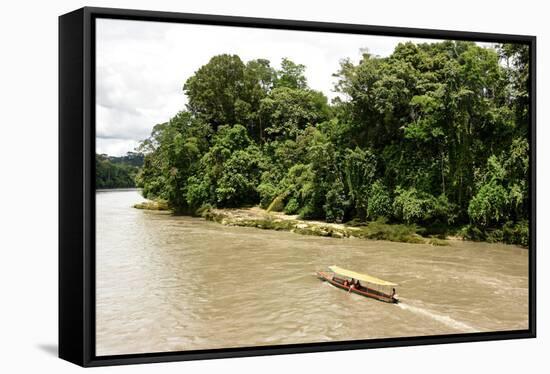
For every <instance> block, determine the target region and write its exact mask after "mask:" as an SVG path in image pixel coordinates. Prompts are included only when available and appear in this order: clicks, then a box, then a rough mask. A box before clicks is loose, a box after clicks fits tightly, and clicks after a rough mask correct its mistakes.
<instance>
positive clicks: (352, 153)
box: [59, 8, 536, 366]
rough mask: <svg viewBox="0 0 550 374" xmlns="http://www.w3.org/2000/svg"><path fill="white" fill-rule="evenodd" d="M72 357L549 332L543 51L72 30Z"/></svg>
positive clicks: (68, 278)
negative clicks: (539, 81)
mask: <svg viewBox="0 0 550 374" xmlns="http://www.w3.org/2000/svg"><path fill="white" fill-rule="evenodd" d="M59 47H60V48H59V51H60V54H59V73H60V74H59V77H60V78H59V105H60V107H59V115H60V117H59V176H60V180H59V182H60V183H59V186H60V187H59V354H60V357H61V358H64V359H66V360H69V361H71V362H74V363H76V364H79V365H82V366H99V365H111V364H129V363H144V362H159V361H171V360H189V359H206V358H222V357H237V356H249V355H266V354H282V353H297V352H316V351H330V350H343V349H358V348H373V347H390V346H403V345H417V344H436V343H450V342H465V341H481V340H495V339H515V338H529V337H534V336H535V291H536V289H535V287H536V282H535V253H536V252H535V82H536V80H535V76H536V74H535V73H536V72H535V61H536V59H535V37H533V36H521V35H503V34H488V33H474V32H458V31H442V30H420V29H407V28H398V27H381V26H366V25H351V24H335V23H320V22H312V21H290V20H273V19H256V18H244V17H228V16H213V15H198V14H180V13H166V12H153V11H137V10H121V9H104V8H83V9H79V10H76V11H74V12H72V13H68V14H65V15H63V16H61V17H60V19H59Z"/></svg>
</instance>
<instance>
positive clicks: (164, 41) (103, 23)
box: [96, 19, 427, 155]
mask: <svg viewBox="0 0 550 374" xmlns="http://www.w3.org/2000/svg"><path fill="white" fill-rule="evenodd" d="M96 22H97V25H96V30H97V31H96V33H97V34H96V43H97V44H96V56H97V60H96V66H97V71H96V79H97V86H96V87H97V94H96V95H97V96H96V105H97V107H96V121H97V123H96V129H97V138H98V141H97V151H98V152H102V153H108V154H111V155H121V154H124V153H126V152H127V151H131V150H133V149H134V147H135V146H136V145H137V144H138V142H139V141H140V140H142V139H144V138H146V137H147V136H148V135H149V134H150V131H151V129H152V128H153V126H154V125H155V124H157V123H162V122H166V121H167V120H168V119H170V118H171V117H172V116H173V115H174V114H176V113H177V112H178V111H179V110H182V109H184V108H185V103H186V97H185V95H184V93H183V91H182V87H183V84H184V82H185V80H186V79H187V78H189V77H190V76H191V75H193V73H194V72H195V71H196V70H197V69H198V68H199V67H200V66H202V65H204V64H205V63H207V62H208V61H209V59H210V58H211V57H212V56H214V55H217V54H221V53H229V54H237V55H239V56H240V57H241V58H242V59H243V60H244V61H248V60H251V59H256V58H267V59H268V60H270V61H271V63H272V65H273V66H274V67H278V66H279V64H280V61H281V59H282V58H283V57H288V58H290V59H291V60H293V61H294V62H296V63H301V64H304V65H305V66H306V69H307V70H306V77H307V79H308V83H309V86H310V87H311V88H313V89H316V90H320V91H323V92H324V93H325V94H326V95H327V96H328V97H329V98H332V97H334V96H335V93H334V92H332V89H333V85H334V83H335V80H334V78H333V77H332V74H333V73H335V72H336V71H337V70H338V68H339V62H340V61H341V60H342V59H343V58H348V57H349V58H351V59H352V60H354V61H358V60H359V58H360V56H361V49H362V48H368V50H369V52H370V53H372V54H376V55H380V56H387V55H389V54H390V53H391V52H392V51H393V49H394V47H395V46H396V45H397V44H398V43H399V42H405V41H409V40H412V41H416V42H425V41H427V40H425V39H416V40H414V39H410V38H396V37H383V36H370V35H350V34H332V33H319V32H303V31H288V30H267V29H250V28H236V27H223V26H203V25H187V24H174V23H161V22H144V21H126V20H112V19H98V20H97V21H96Z"/></svg>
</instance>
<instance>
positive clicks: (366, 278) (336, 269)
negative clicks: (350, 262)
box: [328, 265, 397, 286]
mask: <svg viewBox="0 0 550 374" xmlns="http://www.w3.org/2000/svg"><path fill="white" fill-rule="evenodd" d="M328 268H329V269H330V270H331V271H333V272H335V273H337V274H340V275H343V276H345V277H349V278H354V279H359V280H360V281H363V282H367V283H372V284H377V285H379V286H397V283H392V282H388V281H385V280H383V279H379V278H376V277H372V276H370V275H367V274H361V273H356V272H355V271H351V270H347V269H343V268H341V267H339V266H336V265H333V266H329V267H328Z"/></svg>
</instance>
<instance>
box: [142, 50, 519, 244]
mask: <svg viewBox="0 0 550 374" xmlns="http://www.w3.org/2000/svg"><path fill="white" fill-rule="evenodd" d="M528 56H529V54H528V47H527V46H524V45H518V44H505V45H499V46H497V47H496V48H483V47H481V46H479V45H477V44H475V43H472V42H462V41H444V42H439V43H425V44H413V43H403V44H399V45H398V46H397V47H396V48H395V50H394V52H393V53H392V54H391V55H390V56H388V57H378V56H373V55H370V54H368V53H364V54H363V56H362V59H361V60H360V61H359V62H358V63H357V64H355V63H353V62H352V61H351V60H343V61H342V62H341V66H340V69H339V70H338V71H337V72H335V74H334V76H335V77H336V78H337V84H336V85H335V90H336V91H337V92H338V93H339V96H338V97H337V98H336V99H334V100H333V102H332V103H330V104H329V102H328V100H327V98H326V96H325V95H323V93H321V92H319V91H315V90H313V89H311V88H309V87H308V82H307V79H306V77H305V74H304V72H305V69H306V67H305V66H303V65H300V64H297V63H295V62H292V61H290V60H288V59H283V61H282V63H281V68H280V69H275V68H273V67H272V66H271V63H270V61H268V60H265V59H257V60H252V61H248V62H245V61H242V60H241V59H240V58H239V56H236V55H218V56H214V57H212V58H211V60H210V61H209V62H208V63H207V64H206V65H204V66H202V67H200V68H199V69H198V70H197V71H196V72H195V74H194V75H193V76H191V77H190V78H189V79H187V81H186V82H185V83H184V85H183V90H184V92H185V94H186V95H187V98H188V104H187V108H186V110H183V111H181V112H180V113H178V114H176V115H175V116H174V117H173V118H172V119H171V120H170V121H169V122H167V123H162V124H159V125H156V126H155V127H154V129H153V131H152V134H151V136H150V137H149V138H148V139H146V140H145V141H143V142H142V144H141V146H140V148H139V151H140V152H143V153H144V154H145V159H144V165H143V168H141V170H140V172H139V174H138V176H137V182H138V185H139V186H140V187H142V188H143V194H144V196H145V197H148V198H152V199H163V200H166V201H167V202H168V204H169V205H170V206H171V207H172V208H173V209H174V210H175V211H180V212H194V211H196V210H197V209H200V208H201V207H202V208H204V207H208V206H213V207H237V206H246V205H255V204H259V205H260V206H262V207H264V208H268V207H269V208H270V209H272V210H278V211H284V212H286V213H288V214H299V215H300V216H301V217H302V218H305V219H323V220H326V221H328V222H346V221H350V220H354V221H372V220H379V219H382V220H386V221H388V222H404V223H409V224H417V225H418V226H419V227H424V228H426V229H427V230H428V231H434V232H435V231H437V230H447V229H448V228H458V227H462V233H464V234H465V235H466V236H468V237H471V238H474V239H480V240H498V241H508V242H513V243H519V244H523V245H527V243H528V223H527V220H528V212H529V207H528V187H529V186H528V175H529V170H528V168H529V142H528V128H529V105H528V104H529V96H528V92H529V88H528V69H529V58H528Z"/></svg>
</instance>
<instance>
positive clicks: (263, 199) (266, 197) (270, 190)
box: [256, 183, 277, 209]
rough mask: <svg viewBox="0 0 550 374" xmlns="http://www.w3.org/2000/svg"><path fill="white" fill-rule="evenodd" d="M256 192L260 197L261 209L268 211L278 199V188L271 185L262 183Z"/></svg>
mask: <svg viewBox="0 0 550 374" xmlns="http://www.w3.org/2000/svg"><path fill="white" fill-rule="evenodd" d="M256 190H257V191H258V194H259V195H260V207H261V208H263V209H267V207H268V206H269V204H271V202H272V201H273V199H275V198H276V197H277V188H276V187H275V186H274V185H273V184H271V183H261V184H260V185H259V186H258V187H257V188H256Z"/></svg>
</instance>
